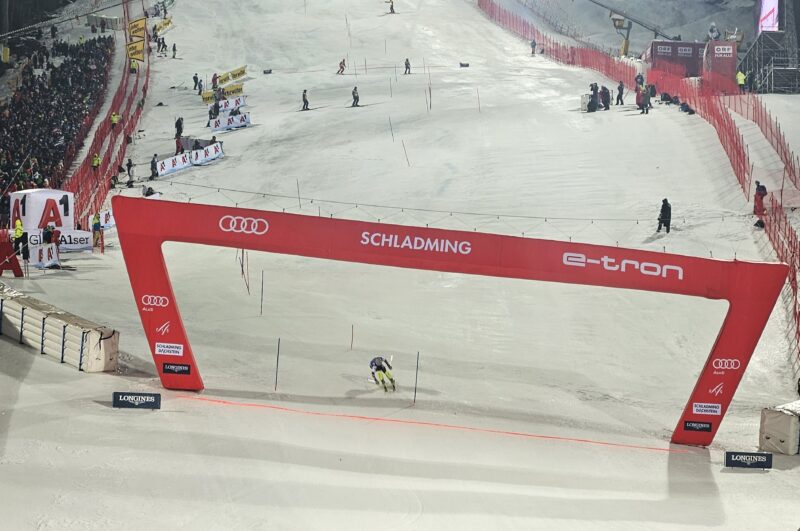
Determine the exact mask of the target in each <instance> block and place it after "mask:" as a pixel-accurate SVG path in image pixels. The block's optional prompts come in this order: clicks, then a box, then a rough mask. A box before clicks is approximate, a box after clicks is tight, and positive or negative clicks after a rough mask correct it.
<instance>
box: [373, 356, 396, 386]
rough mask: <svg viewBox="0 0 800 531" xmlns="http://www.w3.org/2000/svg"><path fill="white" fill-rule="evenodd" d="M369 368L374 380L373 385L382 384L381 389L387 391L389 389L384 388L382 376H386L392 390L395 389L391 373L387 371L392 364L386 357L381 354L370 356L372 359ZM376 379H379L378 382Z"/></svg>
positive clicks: (384, 383)
mask: <svg viewBox="0 0 800 531" xmlns="http://www.w3.org/2000/svg"><path fill="white" fill-rule="evenodd" d="M369 368H370V370H371V371H372V381H374V382H375V385H383V391H384V392H387V391H388V390H389V389H387V388H386V380H384V379H383V377H384V376H386V377H388V378H389V381H390V382H391V383H392V391H396V390H397V386H396V385H395V382H394V378H393V377H392V373H391V372H389V369H391V368H392V366H391V365H390V364H389V361H388V360H387V359H385V358H384V357H383V356H377V357H375V358H372V361H370V362H369ZM376 374H377V375H378V376H377V377H376V376H375V375H376ZM378 380H380V383H378Z"/></svg>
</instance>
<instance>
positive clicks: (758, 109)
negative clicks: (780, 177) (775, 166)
mask: <svg viewBox="0 0 800 531" xmlns="http://www.w3.org/2000/svg"><path fill="white" fill-rule="evenodd" d="M724 102H725V105H727V106H728V108H730V109H731V110H733V111H734V112H736V113H737V114H740V115H742V116H743V117H745V118H747V119H748V120H750V121H751V122H753V123H755V124H756V125H757V126H758V128H759V129H760V130H761V133H763V135H764V138H766V139H767V141H768V142H769V144H770V145H771V146H772V148H773V149H774V150H775V153H777V154H778V157H780V159H781V162H783V166H784V168H785V170H786V171H785V175H786V177H788V179H789V180H790V181H791V182H792V184H794V186H795V188H797V189H798V190H800V158H798V157H797V156H796V155H795V154H794V152H793V151H792V149H791V147H789V142H788V141H787V140H786V136H784V134H783V131H781V126H780V125H779V124H778V120H777V119H775V117H774V116H772V113H770V112H769V111H768V110H767V107H766V106H765V105H764V102H762V101H761V98H759V97H758V96H756V95H755V94H750V93H748V94H742V95H739V96H726V97H725V98H724Z"/></svg>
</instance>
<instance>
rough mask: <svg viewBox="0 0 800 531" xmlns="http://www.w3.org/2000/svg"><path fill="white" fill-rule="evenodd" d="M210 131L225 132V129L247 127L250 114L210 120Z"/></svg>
mask: <svg viewBox="0 0 800 531" xmlns="http://www.w3.org/2000/svg"><path fill="white" fill-rule="evenodd" d="M209 125H210V126H211V130H212V131H225V130H226V129H236V128H237V127H247V126H248V125H250V113H249V112H246V113H244V114H237V115H236V116H220V117H219V118H216V119H214V120H211V123H210V124H209Z"/></svg>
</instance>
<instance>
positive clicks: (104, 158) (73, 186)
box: [64, 0, 150, 226]
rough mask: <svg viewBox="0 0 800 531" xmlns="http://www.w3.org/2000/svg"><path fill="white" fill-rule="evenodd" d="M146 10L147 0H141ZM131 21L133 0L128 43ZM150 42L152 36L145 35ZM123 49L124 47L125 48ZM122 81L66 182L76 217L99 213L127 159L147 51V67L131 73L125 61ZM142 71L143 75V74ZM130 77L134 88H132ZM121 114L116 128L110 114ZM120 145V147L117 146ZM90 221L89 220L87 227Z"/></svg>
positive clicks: (126, 12)
mask: <svg viewBox="0 0 800 531" xmlns="http://www.w3.org/2000/svg"><path fill="white" fill-rule="evenodd" d="M142 10H144V0H142ZM129 20H130V0H128V1H126V2H125V4H124V8H123V21H124V32H125V42H127V40H128V22H129ZM146 40H147V41H148V42H149V36H148V37H146ZM123 50H124V47H123ZM148 51H149V46H148ZM124 69H125V70H124V72H123V76H122V81H121V82H120V85H119V87H117V90H116V92H115V94H114V97H113V99H112V101H111V106H110V107H109V109H108V112H107V113H106V115H105V117H104V118H103V121H102V122H101V123H100V124H99V125H98V126H97V128H96V130H95V134H94V137H93V140H92V144H91V145H90V147H89V150H88V151H87V153H86V156H85V158H84V160H83V161H82V162H81V164H80V165H79V166H78V168H77V169H76V170H75V172H74V173H73V174H72V176H71V177H70V179H69V180H68V181H67V183H66V186H65V187H64V189H65V190H67V191H70V192H73V193H74V194H75V211H76V214H77V219H86V218H88V217H90V216H91V214H92V213H94V212H99V211H100V210H101V208H102V205H103V203H104V202H105V199H106V196H107V195H108V191H109V189H110V188H111V177H112V176H113V175H116V169H117V167H118V166H120V165H122V164H123V162H124V160H125V153H126V150H127V145H128V138H129V137H130V138H132V137H133V134H134V133H135V131H136V127H137V126H138V124H139V118H140V117H141V114H142V108H143V106H144V100H145V98H146V97H147V87H148V86H149V84H150V60H149V54H146V61H145V65H144V68H143V69H142V68H140V69H139V70H137V72H136V74H131V73H130V67H129V62H128V60H127V58H126V60H125V61H124ZM142 70H144V74H143V75H142ZM131 78H134V81H133V87H132V88H131V89H130V90H129V85H130V82H131ZM114 112H116V113H118V114H120V117H121V118H120V122H119V125H117V126H116V127H112V125H111V114H112V113H114ZM118 144H119V146H118ZM95 154H98V155H100V165H99V167H97V168H96V169H95V168H93V167H92V159H93V157H94V155H95ZM88 225H89V223H87V226H88Z"/></svg>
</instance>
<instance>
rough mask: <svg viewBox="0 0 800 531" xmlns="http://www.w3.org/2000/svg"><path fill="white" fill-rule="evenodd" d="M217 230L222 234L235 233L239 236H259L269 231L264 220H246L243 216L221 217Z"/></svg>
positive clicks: (267, 224)
mask: <svg viewBox="0 0 800 531" xmlns="http://www.w3.org/2000/svg"><path fill="white" fill-rule="evenodd" d="M219 228H220V230H221V231H222V232H236V233H239V234H255V235H256V236H261V235H262V234H266V233H267V231H268V230H269V223H267V220H266V219H261V218H246V217H243V216H222V217H221V218H219Z"/></svg>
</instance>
